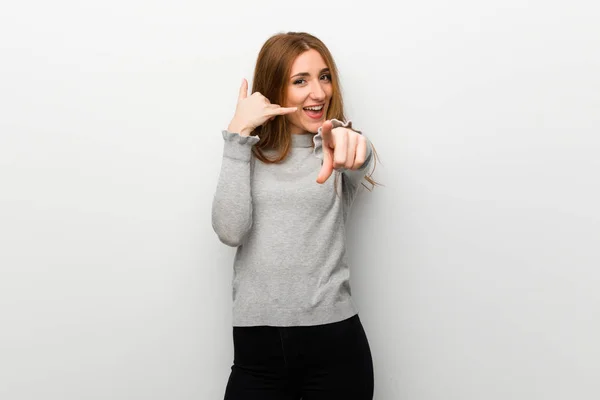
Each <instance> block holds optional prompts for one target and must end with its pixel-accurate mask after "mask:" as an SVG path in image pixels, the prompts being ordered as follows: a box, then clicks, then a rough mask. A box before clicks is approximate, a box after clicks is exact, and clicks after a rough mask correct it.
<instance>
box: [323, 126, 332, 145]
mask: <svg viewBox="0 0 600 400" xmlns="http://www.w3.org/2000/svg"><path fill="white" fill-rule="evenodd" d="M332 129H333V122H331V121H325V122H324V123H323V126H321V137H322V138H323V147H329V145H330V144H331V140H332V134H331V130H332Z"/></svg>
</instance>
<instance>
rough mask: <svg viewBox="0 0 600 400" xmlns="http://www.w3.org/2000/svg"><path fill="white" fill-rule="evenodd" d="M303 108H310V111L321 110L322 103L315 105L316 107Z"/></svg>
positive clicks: (306, 108) (307, 108)
mask: <svg viewBox="0 0 600 400" xmlns="http://www.w3.org/2000/svg"><path fill="white" fill-rule="evenodd" d="M304 109H305V110H311V111H321V110H322V109H323V105H320V106H317V107H304Z"/></svg>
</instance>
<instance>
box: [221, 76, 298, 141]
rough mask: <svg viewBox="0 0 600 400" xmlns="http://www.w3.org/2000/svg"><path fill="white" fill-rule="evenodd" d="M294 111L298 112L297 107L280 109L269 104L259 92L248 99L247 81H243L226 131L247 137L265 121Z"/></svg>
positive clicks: (275, 105)
mask: <svg viewBox="0 0 600 400" xmlns="http://www.w3.org/2000/svg"><path fill="white" fill-rule="evenodd" d="M296 111H298V108H297V107H281V106H279V105H277V104H271V102H270V101H269V99H267V98H266V97H265V96H263V95H262V94H260V93H259V92H254V93H252V94H251V95H250V97H248V81H246V79H244V80H243V81H242V86H241V87H240V93H239V96H238V102H237V106H236V109H235V114H234V116H233V119H232V120H231V123H230V124H229V126H228V127H227V130H228V131H229V132H235V133H239V134H240V135H242V136H249V135H250V133H252V131H253V130H254V129H256V128H257V127H259V126H261V125H262V124H264V123H265V122H266V121H267V120H270V119H274V118H275V117H276V116H278V115H285V114H291V113H293V112H296Z"/></svg>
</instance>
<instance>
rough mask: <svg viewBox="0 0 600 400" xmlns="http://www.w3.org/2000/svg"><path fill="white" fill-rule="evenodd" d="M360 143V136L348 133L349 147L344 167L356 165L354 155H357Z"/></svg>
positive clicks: (349, 167) (350, 167) (348, 167)
mask: <svg viewBox="0 0 600 400" xmlns="http://www.w3.org/2000/svg"><path fill="white" fill-rule="evenodd" d="M357 144H358V138H357V137H356V134H354V133H349V134H348V147H347V149H348V150H347V151H346V163H345V164H344V168H346V169H352V167H353V166H354V157H356V145H357Z"/></svg>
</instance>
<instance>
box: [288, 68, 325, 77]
mask: <svg viewBox="0 0 600 400" xmlns="http://www.w3.org/2000/svg"><path fill="white" fill-rule="evenodd" d="M323 72H329V68H323V69H322V70H321V72H319V74H322V73H323ZM296 76H310V74H309V73H308V72H299V73H297V74H296V75H292V78H294V77H296Z"/></svg>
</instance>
